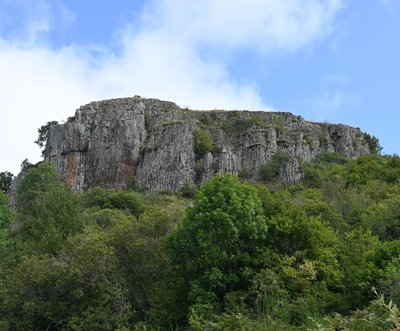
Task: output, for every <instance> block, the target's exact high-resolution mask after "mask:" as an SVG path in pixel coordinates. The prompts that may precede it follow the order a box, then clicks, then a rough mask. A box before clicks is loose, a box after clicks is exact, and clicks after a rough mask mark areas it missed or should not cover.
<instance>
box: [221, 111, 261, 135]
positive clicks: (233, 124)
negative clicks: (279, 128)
mask: <svg viewBox="0 0 400 331" xmlns="http://www.w3.org/2000/svg"><path fill="white" fill-rule="evenodd" d="M253 125H254V126H257V127H260V128H266V127H267V122H266V120H265V119H264V118H263V117H261V116H257V115H253V116H250V117H249V118H236V119H233V120H230V121H227V122H224V124H223V125H222V129H223V130H224V131H225V132H227V133H237V132H243V131H246V130H247V129H248V128H250V127H251V126H253Z"/></svg>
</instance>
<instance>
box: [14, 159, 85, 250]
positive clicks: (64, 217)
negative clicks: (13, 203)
mask: <svg viewBox="0 0 400 331" xmlns="http://www.w3.org/2000/svg"><path fill="white" fill-rule="evenodd" d="M17 192H18V196H17V214H16V227H17V228H19V230H18V231H17V233H16V239H17V240H19V241H20V242H21V243H22V244H23V245H24V246H25V248H26V250H27V252H30V254H31V253H34V252H36V253H39V252H42V253H49V254H56V253H57V252H58V251H59V250H60V249H61V247H62V244H63V242H65V239H66V238H67V237H68V236H70V235H72V234H75V233H77V232H79V231H80V230H82V228H83V226H84V217H83V216H82V212H81V208H80V206H79V203H78V200H77V198H76V197H75V195H74V194H73V192H72V191H70V190H69V189H67V188H65V187H64V185H63V184H62V183H61V181H60V180H59V178H58V174H57V172H56V170H55V168H54V167H53V166H52V165H51V164H50V163H47V162H43V163H40V164H38V165H36V166H34V167H32V168H31V169H30V170H29V172H28V173H27V175H26V176H25V177H24V179H23V180H22V181H21V184H20V185H19V187H18V188H17Z"/></svg>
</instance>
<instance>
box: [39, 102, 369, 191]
mask: <svg viewBox="0 0 400 331" xmlns="http://www.w3.org/2000/svg"><path fill="white" fill-rule="evenodd" d="M199 130H201V132H202V133H203V136H204V135H205V136H206V137H208V139H209V140H212V143H213V148H212V149H210V148H208V149H205V150H203V151H202V153H199V152H198V149H199V148H198V146H196V140H195V132H198V131H199ZM195 151H197V152H195ZM327 151H332V152H337V153H339V154H342V155H344V156H347V157H351V158H354V157H357V156H360V155H364V154H368V153H369V149H368V144H367V143H366V141H365V140H364V138H363V134H362V132H361V131H360V129H358V128H352V127H349V126H346V125H333V124H326V123H312V122H307V121H305V120H304V119H303V118H302V117H300V116H295V115H292V114H290V113H278V112H261V111H258V112H254V111H192V110H188V109H181V108H179V107H178V106H177V105H175V104H174V103H171V102H165V101H160V100H155V99H143V98H140V97H133V98H125V99H113V100H106V101H100V102H92V103H90V104H88V105H85V106H83V107H81V108H80V109H78V110H77V111H76V113H75V116H74V117H72V118H69V119H68V121H67V123H65V124H60V125H56V126H53V127H51V129H50V131H49V137H48V141H47V145H46V150H45V160H46V161H49V162H51V163H53V164H54V165H55V166H56V168H57V169H58V171H59V172H60V174H61V176H62V178H63V180H64V181H65V183H66V184H67V185H68V186H70V187H72V189H73V190H74V191H76V192H81V191H83V190H85V189H88V188H90V187H95V186H101V187H105V188H114V189H124V188H126V187H127V185H128V183H129V180H130V179H131V178H132V176H136V180H137V184H138V185H139V187H140V188H141V189H143V190H145V191H159V190H162V189H171V190H174V191H178V190H179V189H180V188H181V187H182V185H183V184H184V183H185V182H195V183H197V184H202V183H204V182H205V181H207V180H208V179H210V178H211V177H212V176H213V175H214V174H216V173H221V172H223V173H232V174H239V175H241V176H244V177H246V178H249V179H250V178H251V179H253V180H260V179H261V174H260V169H261V168H262V167H263V166H264V165H265V164H268V163H269V162H271V161H272V160H273V159H274V157H276V156H277V155H281V154H285V155H286V158H285V160H284V161H283V162H282V163H281V165H280V167H279V176H280V178H281V179H282V180H283V181H286V182H296V181H298V180H300V178H301V173H300V171H299V164H300V162H302V161H309V160H312V159H313V158H315V157H317V156H318V155H319V154H321V153H323V152H327Z"/></svg>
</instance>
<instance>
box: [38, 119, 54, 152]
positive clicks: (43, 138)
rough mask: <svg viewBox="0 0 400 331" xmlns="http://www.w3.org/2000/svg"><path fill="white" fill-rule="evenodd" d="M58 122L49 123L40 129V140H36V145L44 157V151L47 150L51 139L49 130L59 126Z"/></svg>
mask: <svg viewBox="0 0 400 331" xmlns="http://www.w3.org/2000/svg"><path fill="white" fill-rule="evenodd" d="M57 124H58V122H57V121H50V122H47V123H46V124H45V125H42V126H41V127H40V128H39V129H38V138H37V139H36V140H35V144H37V145H38V146H39V147H40V148H43V150H42V156H43V155H44V150H45V149H46V143H47V138H48V137H49V130H50V128H51V127H52V126H54V125H57Z"/></svg>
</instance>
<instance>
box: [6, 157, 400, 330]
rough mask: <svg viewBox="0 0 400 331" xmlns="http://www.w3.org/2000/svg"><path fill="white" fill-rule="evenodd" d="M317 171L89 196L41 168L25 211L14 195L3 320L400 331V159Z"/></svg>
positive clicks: (43, 324)
mask: <svg viewBox="0 0 400 331" xmlns="http://www.w3.org/2000/svg"><path fill="white" fill-rule="evenodd" d="M278 159H279V160H278ZM284 160H285V156H284V155H282V156H280V157H279V158H278V157H277V160H276V164H275V166H278V165H279V162H284ZM303 169H304V180H303V181H302V182H301V183H299V184H296V185H283V184H282V185H279V183H275V185H274V186H273V190H272V189H269V188H267V187H266V186H265V185H261V184H259V185H254V184H248V183H242V182H240V180H239V178H237V177H233V176H229V175H219V176H216V177H214V178H213V179H212V180H210V181H209V182H208V183H206V184H205V185H204V186H203V187H202V188H201V189H199V190H198V191H197V193H196V187H195V185H193V183H187V184H186V185H185V186H184V188H183V189H182V192H181V194H180V195H173V194H170V193H169V194H167V193H165V194H154V193H153V194H146V193H139V192H135V191H133V190H127V191H119V192H118V191H113V190H105V189H101V188H93V189H91V190H89V191H87V192H84V193H82V194H80V195H75V194H73V193H72V192H71V191H69V190H68V189H66V188H65V187H64V185H63V184H62V183H61V182H60V181H59V178H58V174H57V173H56V172H55V170H54V168H53V167H52V166H51V165H50V164H48V163H45V162H44V163H40V164H38V165H36V166H32V167H30V168H29V169H27V170H28V172H27V175H26V176H25V178H24V179H23V181H22V182H21V185H20V187H19V189H18V197H17V209H16V211H15V213H13V212H11V211H10V210H9V208H8V199H7V197H6V195H5V194H4V193H2V192H0V329H1V330H263V331H264V330H393V329H396V328H399V327H400V312H399V309H398V305H399V304H400V286H399V284H400V258H399V256H400V184H399V183H400V181H399V179H400V159H399V157H397V156H381V155H378V154H371V155H368V156H364V157H360V158H358V159H356V160H350V159H346V158H343V157H341V156H339V155H337V154H334V153H326V154H323V155H321V156H320V157H319V158H318V159H316V160H315V161H313V162H311V163H308V164H304V165H303ZM272 170H274V169H272ZM272 170H271V169H269V170H268V174H270V173H272V174H276V171H275V170H276V169H275V170H274V171H272ZM242 177H244V176H242Z"/></svg>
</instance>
